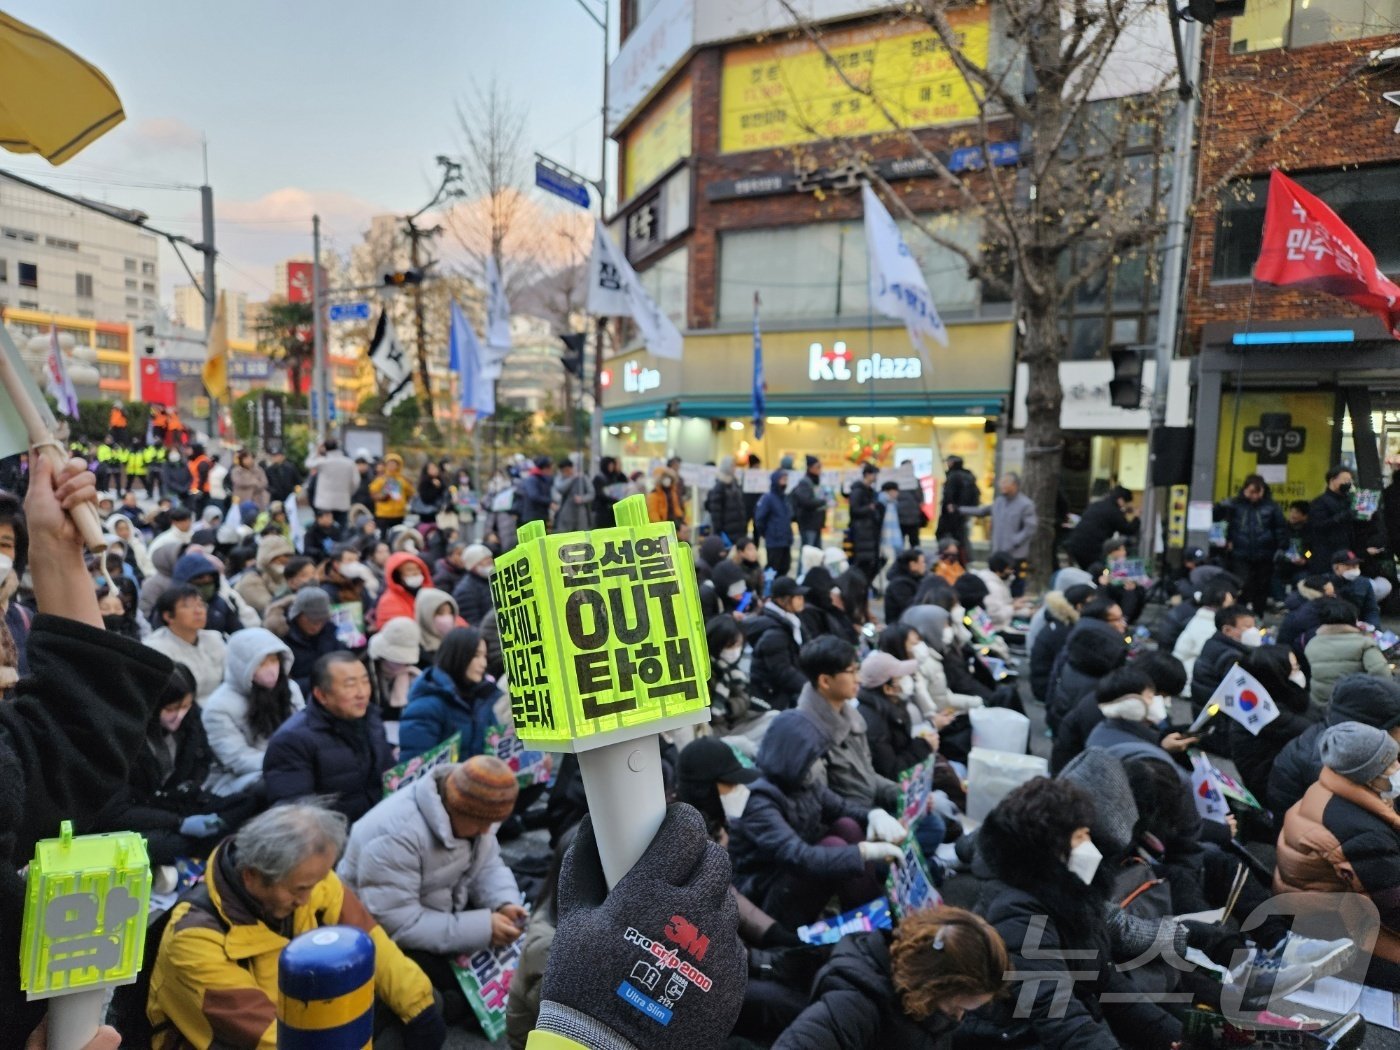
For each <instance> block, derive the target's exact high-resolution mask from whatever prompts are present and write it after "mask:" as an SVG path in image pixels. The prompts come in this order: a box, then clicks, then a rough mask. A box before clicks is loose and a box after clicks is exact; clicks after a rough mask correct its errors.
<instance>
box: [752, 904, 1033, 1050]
mask: <svg viewBox="0 0 1400 1050" xmlns="http://www.w3.org/2000/svg"><path fill="white" fill-rule="evenodd" d="M1010 968H1011V967H1010V963H1009V960H1008V958H1007V954H1006V945H1005V944H1003V943H1002V939H1001V937H1000V935H999V934H998V933H997V932H996V930H994V929H992V927H991V926H990V925H989V924H988V923H987V922H986V920H985V919H983V918H981V917H980V916H978V915H974V914H973V913H972V912H969V911H964V910H962V909H961V908H950V907H947V906H944V905H939V906H937V907H933V908H925V909H921V910H920V911H917V912H914V913H913V914H911V915H909V916H907V917H906V918H905V919H904V920H903V921H902V922H901V923H900V924H899V929H898V930H897V931H895V932H893V933H891V932H890V931H888V930H872V931H870V932H868V933H856V934H851V935H848V936H846V937H843V938H842V939H841V940H840V942H838V943H837V945H836V950H835V951H834V952H833V953H832V956H831V961H830V962H828V963H827V964H826V965H825V966H824V967H822V969H821V970H820V971H819V972H818V974H817V978H816V983H815V984H814V985H813V987H812V1005H811V1006H809V1007H807V1009H806V1010H804V1011H803V1012H802V1015H801V1016H800V1017H798V1018H797V1020H796V1021H794V1022H793V1023H792V1024H791V1025H789V1026H788V1028H787V1030H786V1031H785V1032H784V1033H783V1035H782V1036H780V1037H779V1039H778V1041H777V1042H776V1043H774V1044H773V1050H806V1048H808V1047H840V1048H841V1050H948V1047H949V1046H951V1045H952V1037H953V1033H954V1030H955V1029H957V1028H958V1026H959V1024H960V1023H961V1022H962V1020H963V1017H964V1015H965V1014H967V1013H969V1012H971V1011H975V1010H979V1009H981V1008H982V1007H984V1006H986V1005H987V1003H989V1002H991V1000H992V999H993V998H995V997H996V996H997V995H999V994H1000V993H1001V992H1002V990H1003V989H1004V988H1005V985H1006V978H1005V976H1004V975H1005V974H1006V972H1007V971H1008V970H1009V969H1010Z"/></svg>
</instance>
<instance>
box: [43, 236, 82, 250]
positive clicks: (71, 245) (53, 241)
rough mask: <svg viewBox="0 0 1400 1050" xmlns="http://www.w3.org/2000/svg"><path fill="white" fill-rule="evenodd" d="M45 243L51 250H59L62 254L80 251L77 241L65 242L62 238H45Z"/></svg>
mask: <svg viewBox="0 0 1400 1050" xmlns="http://www.w3.org/2000/svg"><path fill="white" fill-rule="evenodd" d="M44 243H45V244H47V245H48V246H49V247H50V248H57V249H58V250H59V251H61V252H76V251H77V250H78V242H77V241H69V240H64V238H62V237H45V238H44Z"/></svg>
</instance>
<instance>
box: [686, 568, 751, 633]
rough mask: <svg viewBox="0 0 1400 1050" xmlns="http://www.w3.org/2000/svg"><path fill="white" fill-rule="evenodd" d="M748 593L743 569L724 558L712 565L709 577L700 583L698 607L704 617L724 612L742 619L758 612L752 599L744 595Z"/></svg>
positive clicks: (746, 578)
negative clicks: (741, 607)
mask: <svg viewBox="0 0 1400 1050" xmlns="http://www.w3.org/2000/svg"><path fill="white" fill-rule="evenodd" d="M748 593H749V581H748V577H746V576H745V575H744V570H743V569H742V568H741V567H740V566H739V565H738V564H736V563H735V562H733V561H731V560H730V559H728V558H725V559H723V560H722V561H721V562H720V563H719V564H718V565H716V566H715V567H714V570H713V571H712V572H711V573H710V578H709V579H708V580H706V581H705V582H704V583H702V584H701V585H700V607H701V609H702V611H703V612H704V613H705V614H706V618H709V617H711V616H718V615H720V614H721V613H725V614H729V615H732V616H735V617H736V618H738V619H739V620H741V621H742V620H745V619H747V618H749V617H752V616H754V615H755V614H756V613H757V612H758V607H757V605H756V604H755V602H754V601H753V599H752V598H746V597H745V595H747V594H748ZM741 605H742V606H743V609H742V610H741V609H740V606H741Z"/></svg>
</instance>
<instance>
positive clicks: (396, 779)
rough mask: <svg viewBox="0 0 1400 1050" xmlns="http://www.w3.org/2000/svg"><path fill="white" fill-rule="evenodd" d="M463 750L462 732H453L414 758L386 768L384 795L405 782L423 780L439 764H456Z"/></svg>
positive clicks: (390, 793) (391, 792) (410, 782)
mask: <svg viewBox="0 0 1400 1050" xmlns="http://www.w3.org/2000/svg"><path fill="white" fill-rule="evenodd" d="M461 750H462V734H461V733H453V734H452V735H451V736H450V737H448V738H447V739H446V740H444V741H443V742H442V743H441V744H438V745H437V746H436V747H430V748H428V750H426V751H424V752H423V753H422V754H421V755H415V756H414V757H413V758H410V759H407V760H405V761H403V762H400V763H399V764H398V765H396V766H394V767H393V768H392V769H386V770H385V771H384V797H385V798H388V797H389V796H390V795H392V794H393V793H394V792H395V791H397V790H398V789H399V788H401V787H403V786H404V785H405V784H412V783H413V782H414V781H415V780H422V779H423V778H424V777H425V776H427V775H428V774H429V773H431V772H432V771H433V770H434V769H437V768H438V767H439V766H451V765H455V764H456V763H457V756H458V755H460V754H461Z"/></svg>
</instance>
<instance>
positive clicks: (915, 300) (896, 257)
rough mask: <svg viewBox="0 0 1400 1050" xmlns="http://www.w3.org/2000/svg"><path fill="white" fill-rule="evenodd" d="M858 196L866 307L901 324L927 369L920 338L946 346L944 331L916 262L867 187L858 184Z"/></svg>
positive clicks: (946, 337)
mask: <svg viewBox="0 0 1400 1050" xmlns="http://www.w3.org/2000/svg"><path fill="white" fill-rule="evenodd" d="M860 196H861V201H862V203H863V204H864V206H865V250H866V251H867V252H868V253H869V255H870V307H871V309H872V310H876V311H878V312H879V313H880V314H882V315H883V316H885V317H893V318H895V319H896V320H899V321H903V322H904V327H905V328H906V329H907V330H908V332H909V340H910V341H911V342H912V343H913V344H914V347H915V349H917V350H918V351H919V354H920V356H921V357H923V359H924V364H925V365H927V364H928V363H929V359H928V352H927V350H926V349H925V347H924V340H923V337H924V336H929V337H930V338H932V339H934V340H936V341H937V342H938V343H939V344H940V345H942V346H947V345H948V329H947V328H946V327H944V324H943V319H942V318H941V317H939V316H938V307H936V306H935V305H934V302H933V296H932V295H931V294H930V293H929V290H928V282H927V281H926V280H924V272H923V270H921V269H919V261H918V260H917V259H915V258H914V254H913V253H912V252H911V251H910V250H909V246H908V245H907V244H905V243H904V237H903V236H902V235H901V234H900V232H899V227H898V226H897V225H896V224H895V221H894V219H893V218H891V216H890V213H889V211H888V210H886V208H885V205H884V204H883V203H882V202H881V201H880V198H879V197H877V196H876V195H875V191H874V190H873V189H871V188H870V183H868V182H863V183H861V186H860Z"/></svg>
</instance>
